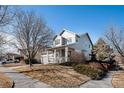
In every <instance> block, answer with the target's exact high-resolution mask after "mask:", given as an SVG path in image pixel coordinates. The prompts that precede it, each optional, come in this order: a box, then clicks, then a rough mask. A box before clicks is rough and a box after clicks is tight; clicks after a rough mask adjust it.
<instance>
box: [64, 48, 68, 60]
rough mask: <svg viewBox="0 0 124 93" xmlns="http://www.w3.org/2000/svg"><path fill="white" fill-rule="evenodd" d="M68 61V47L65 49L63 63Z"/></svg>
mask: <svg viewBox="0 0 124 93" xmlns="http://www.w3.org/2000/svg"><path fill="white" fill-rule="evenodd" d="M67 61H68V47H65V62H67Z"/></svg>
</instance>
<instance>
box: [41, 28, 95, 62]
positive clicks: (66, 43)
mask: <svg viewBox="0 0 124 93" xmlns="http://www.w3.org/2000/svg"><path fill="white" fill-rule="evenodd" d="M92 47H93V44H92V41H91V39H90V37H89V35H88V33H85V34H82V35H77V34H76V33H74V32H71V31H69V30H66V29H64V30H63V31H62V32H61V33H60V34H59V35H56V36H55V37H54V38H53V46H52V47H51V48H47V49H45V50H44V52H43V53H42V55H41V63H43V64H48V63H62V62H67V61H69V57H70V56H71V53H72V52H73V51H76V52H83V53H84V55H85V58H86V60H90V58H91V57H90V54H91V52H92Z"/></svg>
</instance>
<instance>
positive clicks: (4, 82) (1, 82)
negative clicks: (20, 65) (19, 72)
mask: <svg viewBox="0 0 124 93" xmlns="http://www.w3.org/2000/svg"><path fill="white" fill-rule="evenodd" d="M12 86H13V81H12V80H11V79H10V78H9V77H7V76H6V75H5V74H4V73H2V72H0V88H11V87H12Z"/></svg>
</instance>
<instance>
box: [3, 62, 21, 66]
mask: <svg viewBox="0 0 124 93" xmlns="http://www.w3.org/2000/svg"><path fill="white" fill-rule="evenodd" d="M3 66H4V67H16V66H22V64H21V63H9V64H3Z"/></svg>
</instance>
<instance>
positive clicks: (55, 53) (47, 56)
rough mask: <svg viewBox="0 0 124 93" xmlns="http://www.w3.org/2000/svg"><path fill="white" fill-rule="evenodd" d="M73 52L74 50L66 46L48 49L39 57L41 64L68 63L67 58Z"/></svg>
mask: <svg viewBox="0 0 124 93" xmlns="http://www.w3.org/2000/svg"><path fill="white" fill-rule="evenodd" d="M73 51H74V49H73V48H70V47H68V46H61V47H54V48H48V49H47V50H46V51H45V52H44V53H43V54H42V55H41V63H43V64H49V63H63V62H67V61H69V57H70V56H71V52H73Z"/></svg>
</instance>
